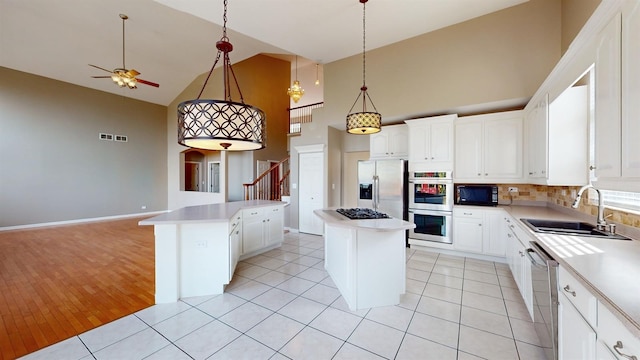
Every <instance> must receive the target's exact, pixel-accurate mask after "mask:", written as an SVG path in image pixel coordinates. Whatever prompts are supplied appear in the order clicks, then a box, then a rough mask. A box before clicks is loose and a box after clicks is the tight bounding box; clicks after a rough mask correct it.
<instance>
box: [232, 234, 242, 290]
mask: <svg viewBox="0 0 640 360" xmlns="http://www.w3.org/2000/svg"><path fill="white" fill-rule="evenodd" d="M241 231H242V225H241V224H238V225H236V226H234V227H233V229H232V230H231V233H230V234H229V281H231V278H233V273H234V271H235V270H236V266H237V265H238V258H240V253H241V252H242V235H241V234H240V232H241Z"/></svg>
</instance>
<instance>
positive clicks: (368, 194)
mask: <svg viewBox="0 0 640 360" xmlns="http://www.w3.org/2000/svg"><path fill="white" fill-rule="evenodd" d="M407 181H408V173H407V161H406V160H369V161H358V186H359V189H358V191H359V192H358V207H363V208H370V209H375V210H377V211H380V212H383V213H385V214H387V215H389V216H392V217H394V218H398V219H403V220H407V218H408V212H407Z"/></svg>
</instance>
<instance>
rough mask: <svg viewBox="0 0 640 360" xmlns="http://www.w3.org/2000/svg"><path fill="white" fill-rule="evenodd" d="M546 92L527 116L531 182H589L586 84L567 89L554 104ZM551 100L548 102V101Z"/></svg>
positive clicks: (567, 183)
mask: <svg viewBox="0 0 640 360" xmlns="http://www.w3.org/2000/svg"><path fill="white" fill-rule="evenodd" d="M547 99H548V97H547V96H546V95H545V96H544V97H543V99H542V100H540V101H539V102H538V103H537V104H536V106H534V107H533V108H532V110H531V111H530V112H529V113H528V114H527V116H526V120H525V121H526V127H527V139H526V140H527V146H526V148H527V152H528V160H529V161H528V164H527V168H528V171H527V174H528V179H529V182H530V183H533V184H541V185H584V184H587V183H588V170H587V166H588V134H587V128H588V124H589V98H588V88H587V86H586V85H582V86H572V87H570V88H568V89H566V90H565V91H564V92H562V94H560V95H559V96H558V97H557V98H556V99H554V100H553V101H552V102H551V104H548V100H547ZM547 104H548V105H547Z"/></svg>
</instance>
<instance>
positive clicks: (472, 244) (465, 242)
mask: <svg viewBox="0 0 640 360" xmlns="http://www.w3.org/2000/svg"><path fill="white" fill-rule="evenodd" d="M483 223H484V212H483V211H482V210H478V209H471V208H461V207H460V208H454V209H453V248H454V249H456V250H460V251H469V252H474V253H482V236H483V232H484V229H483V227H482V224H483Z"/></svg>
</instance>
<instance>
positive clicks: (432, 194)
mask: <svg viewBox="0 0 640 360" xmlns="http://www.w3.org/2000/svg"><path fill="white" fill-rule="evenodd" d="M453 201H454V194H453V177H452V173H451V171H412V172H411V173H410V174H409V206H408V207H409V221H411V222H413V223H414V224H416V227H415V228H414V229H411V230H409V244H415V245H420V244H423V245H424V244H425V243H424V242H425V241H430V242H438V243H443V244H452V243H453V240H452V237H451V224H452V213H453Z"/></svg>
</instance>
